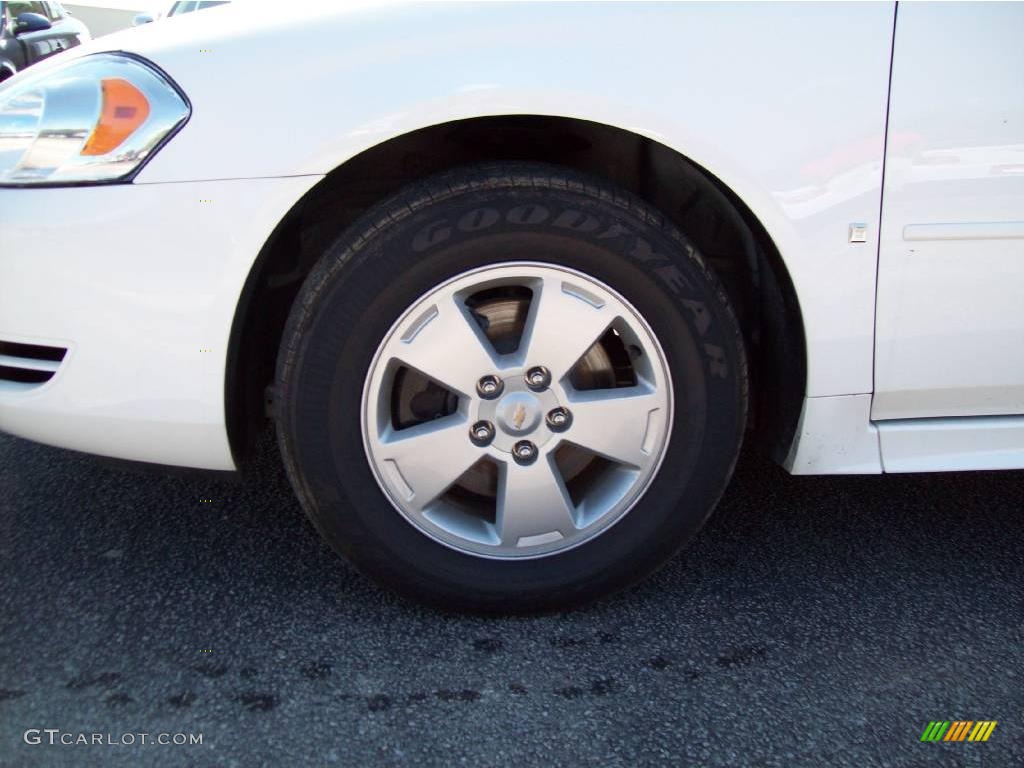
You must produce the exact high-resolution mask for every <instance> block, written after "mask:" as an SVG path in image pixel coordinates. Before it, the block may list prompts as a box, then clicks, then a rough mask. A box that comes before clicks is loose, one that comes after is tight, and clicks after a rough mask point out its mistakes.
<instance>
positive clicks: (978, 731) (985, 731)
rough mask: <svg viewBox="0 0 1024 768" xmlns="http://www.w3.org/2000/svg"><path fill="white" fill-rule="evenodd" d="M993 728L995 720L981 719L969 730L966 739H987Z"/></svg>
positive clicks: (994, 727)
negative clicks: (969, 732) (969, 733)
mask: <svg viewBox="0 0 1024 768" xmlns="http://www.w3.org/2000/svg"><path fill="white" fill-rule="evenodd" d="M995 729H996V721H995V720H992V721H991V722H988V721H981V722H979V723H978V724H977V725H976V726H974V730H973V731H971V735H970V736H969V737H968V738H967V740H968V741H988V737H989V736H991V735H992V731H994V730H995Z"/></svg>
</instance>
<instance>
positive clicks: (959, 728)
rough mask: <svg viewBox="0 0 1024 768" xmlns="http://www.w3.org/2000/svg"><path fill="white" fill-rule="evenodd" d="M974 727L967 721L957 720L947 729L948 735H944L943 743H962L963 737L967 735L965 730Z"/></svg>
mask: <svg viewBox="0 0 1024 768" xmlns="http://www.w3.org/2000/svg"><path fill="white" fill-rule="evenodd" d="M972 725H974V723H973V722H970V721H967V720H957V721H955V722H954V723H953V725H951V726H950V728H949V733H947V734H946V738H944V739H943V741H963V740H964V736H966V735H967V729H968V728H970V727H971V726H972Z"/></svg>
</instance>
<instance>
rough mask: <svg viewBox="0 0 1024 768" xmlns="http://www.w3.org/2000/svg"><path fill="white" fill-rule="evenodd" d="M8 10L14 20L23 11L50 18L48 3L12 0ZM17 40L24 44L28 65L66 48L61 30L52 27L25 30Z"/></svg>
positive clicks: (8, 4) (26, 63)
mask: <svg viewBox="0 0 1024 768" xmlns="http://www.w3.org/2000/svg"><path fill="white" fill-rule="evenodd" d="M7 12H8V14H10V17H11V19H14V20H17V18H18V16H19V15H21V14H23V13H36V14H39V15H40V16H43V17H45V18H47V19H48V18H49V9H48V8H47V6H46V3H39V2H23V1H22V0H12V1H11V2H8V3H7ZM16 42H17V43H18V44H20V45H21V46H22V49H23V51H24V55H25V65H26V66H28V65H30V64H35V63H36V62H37V61H40V60H42V59H45V58H47V57H48V56H53V55H54V54H55V53H60V52H61V51H62V50H64V48H65V45H64V44H63V43H62V42H61V41H60V34H59V32H55V31H54V30H53V28H52V27H51V28H50V29H44V30H41V31H39V32H23V33H21V34H19V35H17V40H16Z"/></svg>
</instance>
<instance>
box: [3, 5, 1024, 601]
mask: <svg viewBox="0 0 1024 768" xmlns="http://www.w3.org/2000/svg"><path fill="white" fill-rule="evenodd" d="M1022 31H1024V5H1021V4H987V3H971V4H958V3H939V4H928V3H906V4H900V5H899V8H898V10H897V7H896V4H895V3H862V4H860V3H858V4H851V5H845V4H831V3H829V4H821V5H816V4H801V5H800V6H799V7H798V8H796V7H793V6H787V5H773V4H768V3H757V4H753V5H735V4H721V5H715V4H693V5H690V4H679V5H677V4H655V5H637V4H625V5H618V4H604V3H600V4H578V3H571V4H564V5H562V4H536V3H524V4H518V3H517V4H495V5H490V4H484V5H465V4H436V5H432V4H421V5H409V6H393V5H387V6H378V5H372V4H371V5H358V4H357V5H348V4H338V7H332V8H328V9H325V10H324V11H323V12H322V15H321V16H319V17H318V18H317V19H316V23H310V18H309V15H308V12H304V13H303V14H301V15H289V14H281V13H280V7H279V4H273V5H270V6H269V7H266V8H262V9H261V8H257V7H251V6H249V5H248V4H245V7H243V4H234V5H232V6H229V7H225V8H220V9H217V10H215V11H212V12H210V13H204V14H201V15H191V16H187V17H185V18H183V19H181V20H180V21H179V22H176V23H174V24H153V25H147V26H146V27H144V28H140V29H136V30H131V31H128V32H125V33H120V34H117V35H114V36H111V37H106V38H103V39H102V40H98V41H94V42H93V43H91V44H90V45H87V46H83V47H81V48H78V49H75V50H74V51H70V52H68V53H65V54H62V55H61V56H58V57H56V58H55V59H53V60H50V61H48V62H45V63H43V64H40V65H38V66H37V67H35V68H33V69H32V70H30V71H28V72H25V73H22V74H19V75H17V76H15V77H14V78H12V79H11V80H10V81H9V82H8V83H6V84H4V85H3V86H2V87H0V185H2V187H3V189H0V429H4V430H6V431H8V432H10V433H13V434H16V435H21V436H23V437H27V438H30V439H33V440H38V441H41V442H44V443H50V444H52V445H58V446H65V447H68V448H74V449H77V450H81V451H89V452H94V453H98V454H104V455H107V456H114V457H120V458H125V459H135V460H141V461H146V462H157V463H164V464H178V465H186V466H191V467H202V468H209V469H218V470H234V469H236V468H238V467H239V466H242V465H243V464H244V462H245V457H246V456H247V454H248V451H249V449H250V448H251V446H252V443H253V438H254V436H255V435H257V434H258V433H259V432H260V431H261V429H262V428H263V425H264V424H265V422H266V419H267V417H268V416H269V418H270V419H271V420H272V421H273V422H274V424H275V426H276V430H277V435H278V438H279V443H280V448H281V455H282V458H283V461H284V463H285V466H286V467H287V471H288V474H289V476H290V478H291V480H292V483H293V485H294V487H295V490H296V492H297V495H298V497H299V498H300V500H301V502H302V505H303V506H304V508H305V509H306V511H307V512H308V514H309V515H310V517H311V518H312V520H313V521H314V523H315V524H316V526H317V528H318V529H319V530H320V532H321V533H322V534H323V535H324V537H325V538H326V539H327V540H328V541H329V542H330V543H331V544H332V545H333V546H334V547H335V548H336V549H337V550H338V551H339V552H341V553H343V554H344V555H345V556H347V557H348V558H350V559H351V560H352V561H353V562H354V563H355V564H356V565H357V566H358V567H359V568H360V569H362V570H363V571H364V572H365V573H367V574H369V575H371V576H373V577H374V578H376V579H378V580H379V581H381V582H383V583H385V584H388V585H390V586H392V587H393V588H395V589H397V590H399V591H401V592H402V593H404V594H407V595H413V596H415V597H418V598H422V599H426V600H429V601H432V602H435V603H440V604H443V605H448V606H454V607H463V608H470V609H478V610H489V611H505V610H519V611H522V610H534V609H545V608H552V607H558V606H564V605H569V604H573V603H577V602H580V601H585V600H588V599H593V598H595V597H598V596H600V595H603V594H606V593H608V592H610V591H612V590H615V589H619V588H622V587H624V586H626V585H628V584H631V583H633V582H635V581H636V580H638V579H640V578H642V577H643V576H645V575H646V574H648V573H650V572H652V571H653V570H654V569H655V568H657V567H658V566H659V565H661V564H662V563H664V562H665V561H666V560H667V559H668V558H669V557H671V556H672V555H673V554H674V553H675V552H677V551H678V550H679V548H680V547H681V546H682V545H683V544H685V543H686V542H687V541H688V540H690V539H691V538H692V537H693V535H694V534H695V533H696V531H697V530H698V529H699V528H700V526H701V524H702V523H703V522H704V520H705V519H706V518H707V516H708V515H709V514H710V513H711V511H712V509H713V508H714V506H715V504H716V502H717V500H718V498H719V496H720V495H721V494H722V492H723V490H724V489H725V487H726V485H727V483H728V481H729V478H730V475H731V472H732V469H733V466H734V463H735V461H736V459H737V455H738V453H739V450H740V446H741V443H742V442H744V440H745V439H746V440H748V441H750V442H751V443H753V442H757V443H759V444H760V445H762V446H764V447H765V448H766V449H767V450H769V451H771V452H772V453H773V454H774V455H775V456H776V457H777V458H778V460H779V461H780V462H781V463H782V464H783V466H785V467H786V468H787V469H788V470H790V471H791V472H794V473H801V474H829V473H880V472H883V471H885V472H909V471H926V470H927V471H943V470H963V469H999V468H1020V467H1024V311H1022V308H1021V297H1022V296H1024V93H1022V90H1021V73H1022V72H1024V46H1022V45H1021V44H1020V39H1021V32H1022ZM268 51H273V55H272V57H271V58H270V60H268V57H267V53H268ZM751 503H765V504H770V503H771V502H770V500H767V499H751ZM69 524H70V523H69ZM282 567H285V566H284V565H283V566H282Z"/></svg>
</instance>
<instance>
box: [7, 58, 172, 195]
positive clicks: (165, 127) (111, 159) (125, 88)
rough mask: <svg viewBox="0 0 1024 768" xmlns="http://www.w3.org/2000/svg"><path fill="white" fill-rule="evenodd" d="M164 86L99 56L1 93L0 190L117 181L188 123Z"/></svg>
mask: <svg viewBox="0 0 1024 768" xmlns="http://www.w3.org/2000/svg"><path fill="white" fill-rule="evenodd" d="M189 113H190V109H189V106H188V103H187V102H186V101H185V99H183V98H182V97H181V96H180V95H179V93H178V91H177V90H176V89H175V88H174V86H173V85H171V84H170V83H169V82H168V81H167V79H166V78H165V77H164V76H163V75H161V74H160V73H159V72H157V71H156V70H155V69H153V68H152V67H149V66H147V65H146V64H144V63H143V62H141V61H139V60H138V59H134V58H131V57H128V56H123V55H119V54H108V53H104V54H98V55H95V56H85V57H82V58H80V59H74V60H72V61H70V62H68V63H67V64H66V65H64V66H62V67H57V68H55V69H49V70H44V71H43V72H42V73H40V74H39V75H38V76H36V77H33V76H32V73H31V70H29V72H28V73H26V74H25V75H24V76H22V77H20V78H18V79H16V80H15V81H14V82H12V83H9V84H7V85H5V86H2V87H0V185H7V186H15V185H16V186H26V185H32V184H76V183H81V182H101V181H117V180H119V179H125V178H126V177H128V176H130V175H131V174H132V173H133V172H134V171H136V170H137V169H138V168H139V167H140V166H141V165H142V164H143V163H144V162H145V161H146V159H147V158H148V157H149V156H150V155H151V154H152V153H153V152H154V151H155V150H156V149H158V148H159V146H160V145H161V143H162V142H163V141H164V140H165V139H166V138H167V137H168V136H170V135H171V134H172V133H173V132H174V131H175V130H176V129H177V128H178V127H179V126H180V125H181V124H182V123H184V122H185V121H186V120H187V119H188V117H189Z"/></svg>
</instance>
